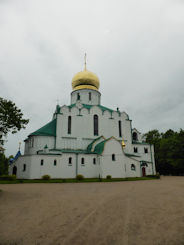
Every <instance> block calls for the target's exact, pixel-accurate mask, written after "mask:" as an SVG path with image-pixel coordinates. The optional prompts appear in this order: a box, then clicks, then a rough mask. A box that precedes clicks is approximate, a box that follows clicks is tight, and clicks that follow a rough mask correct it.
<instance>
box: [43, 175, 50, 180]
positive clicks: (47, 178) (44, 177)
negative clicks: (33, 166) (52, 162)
mask: <svg viewBox="0 0 184 245" xmlns="http://www.w3.org/2000/svg"><path fill="white" fill-rule="evenodd" d="M42 179H43V180H50V175H48V174H46V175H43V176H42Z"/></svg>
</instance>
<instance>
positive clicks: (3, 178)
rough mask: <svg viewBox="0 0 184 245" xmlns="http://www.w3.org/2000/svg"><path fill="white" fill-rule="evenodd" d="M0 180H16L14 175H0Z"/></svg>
mask: <svg viewBox="0 0 184 245" xmlns="http://www.w3.org/2000/svg"><path fill="white" fill-rule="evenodd" d="M0 180H16V175H1V176H0Z"/></svg>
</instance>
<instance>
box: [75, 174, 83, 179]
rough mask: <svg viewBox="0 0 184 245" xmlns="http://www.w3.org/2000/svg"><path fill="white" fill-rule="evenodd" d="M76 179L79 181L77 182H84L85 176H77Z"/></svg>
mask: <svg viewBox="0 0 184 245" xmlns="http://www.w3.org/2000/svg"><path fill="white" fill-rule="evenodd" d="M76 179H77V180H83V179H84V176H83V175H82V174H78V175H77V176H76Z"/></svg>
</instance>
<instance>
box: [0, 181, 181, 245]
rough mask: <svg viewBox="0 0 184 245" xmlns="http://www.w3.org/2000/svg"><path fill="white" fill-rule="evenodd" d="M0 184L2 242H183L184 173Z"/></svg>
mask: <svg viewBox="0 0 184 245" xmlns="http://www.w3.org/2000/svg"><path fill="white" fill-rule="evenodd" d="M0 189H2V190H3V192H1V193H0V245H7V244H8V245H59V244H62V245H65V244H72V245H73V244H74V245H78V244H85V245H86V244H93V245H94V244H104V245H106V244H107V245H113V244H122V245H137V244H138V245H182V244H183V245H184V177H162V179H161V180H151V181H137V182H117V183H84V184H83V183H78V184H73V183H71V184H17V185H0Z"/></svg>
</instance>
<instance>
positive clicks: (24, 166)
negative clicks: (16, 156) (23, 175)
mask: <svg viewBox="0 0 184 245" xmlns="http://www.w3.org/2000/svg"><path fill="white" fill-rule="evenodd" d="M25 171H26V164H24V165H23V172H25Z"/></svg>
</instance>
